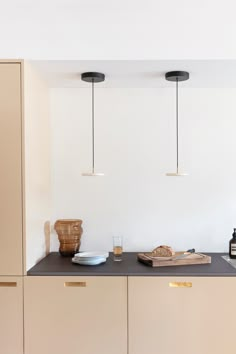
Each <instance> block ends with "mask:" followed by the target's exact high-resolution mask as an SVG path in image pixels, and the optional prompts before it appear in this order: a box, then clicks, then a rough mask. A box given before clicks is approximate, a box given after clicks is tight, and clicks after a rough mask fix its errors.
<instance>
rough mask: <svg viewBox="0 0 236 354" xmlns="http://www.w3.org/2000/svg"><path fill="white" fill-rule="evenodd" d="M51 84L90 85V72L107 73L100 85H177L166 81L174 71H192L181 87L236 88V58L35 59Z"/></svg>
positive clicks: (138, 86) (67, 85) (33, 62)
mask: <svg viewBox="0 0 236 354" xmlns="http://www.w3.org/2000/svg"><path fill="white" fill-rule="evenodd" d="M31 63H32V64H33V65H34V66H35V68H37V70H38V71H39V72H40V74H41V75H42V76H43V77H44V79H45V80H46V81H47V83H48V86H49V87H68V88H69V87H71V88H73V87H74V88H76V87H89V84H88V83H86V82H83V81H81V79H80V75H81V73H83V72H86V71H98V72H102V73H104V74H105V75H106V80H105V82H103V83H99V84H97V86H96V87H137V88H142V87H143V88H146V87H149V88H152V87H153V88H155V87H173V85H174V83H173V82H168V81H166V80H165V73H166V72H168V71H172V70H184V71H189V73H190V79H189V80H188V81H185V82H181V83H180V85H181V87H193V88H194V87H201V88H204V87H206V88H207V87H213V88H214V87H215V88H227V87H228V88H235V87H236V60H165V61H164V60H159V61H158V60H83V61H78V60H64V61H63V60H52V61H31Z"/></svg>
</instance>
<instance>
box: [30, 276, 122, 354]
mask: <svg viewBox="0 0 236 354" xmlns="http://www.w3.org/2000/svg"><path fill="white" fill-rule="evenodd" d="M24 292H25V296H24V299H25V304H24V308H25V316H24V319H25V354H42V353H44V354H65V353H70V354H78V353H83V354H91V353H103V354H111V353H112V354H127V278H126V277H109V276H107V277H106V276H105V277H104V276H100V277H93V276H91V277H77V276H72V277H68V276H66V277H63V276H58V277H57V276H55V277H54V276H51V277H40V276H39V277H25V279H24Z"/></svg>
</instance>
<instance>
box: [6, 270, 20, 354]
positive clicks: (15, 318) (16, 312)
mask: <svg viewBox="0 0 236 354" xmlns="http://www.w3.org/2000/svg"><path fill="white" fill-rule="evenodd" d="M22 283H23V281H22V278H21V277H7V276H6V277H5V276H3V277H0V353H2V354H23V289H22Z"/></svg>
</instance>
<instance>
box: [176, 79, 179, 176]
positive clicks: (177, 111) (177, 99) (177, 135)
mask: <svg viewBox="0 0 236 354" xmlns="http://www.w3.org/2000/svg"><path fill="white" fill-rule="evenodd" d="M178 94H179V80H178V78H176V154H177V156H176V164H177V173H178V172H179V96H178Z"/></svg>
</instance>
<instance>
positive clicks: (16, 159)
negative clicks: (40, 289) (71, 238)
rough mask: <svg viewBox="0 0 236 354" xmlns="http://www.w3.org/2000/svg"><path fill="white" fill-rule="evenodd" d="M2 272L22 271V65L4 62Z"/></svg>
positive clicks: (0, 104) (0, 101) (0, 96)
mask: <svg viewBox="0 0 236 354" xmlns="http://www.w3.org/2000/svg"><path fill="white" fill-rule="evenodd" d="M0 147H1V148H0V164H1V183H0V195H1V207H0V225H1V233H0V275H21V274H22V172H21V64H20V63H0Z"/></svg>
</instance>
